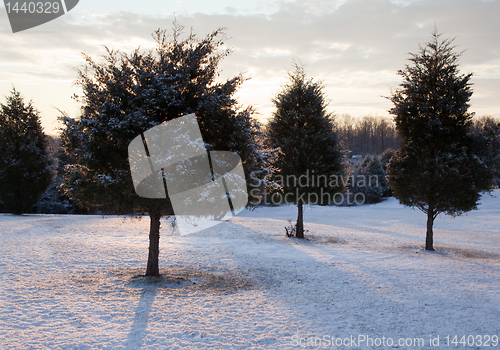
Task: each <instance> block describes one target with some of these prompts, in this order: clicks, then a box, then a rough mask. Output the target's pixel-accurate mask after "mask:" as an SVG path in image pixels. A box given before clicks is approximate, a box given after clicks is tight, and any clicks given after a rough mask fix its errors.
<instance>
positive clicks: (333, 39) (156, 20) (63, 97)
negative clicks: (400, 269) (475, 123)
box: [0, 0, 500, 132]
mask: <svg viewBox="0 0 500 350" xmlns="http://www.w3.org/2000/svg"><path fill="white" fill-rule="evenodd" d="M101 2H102V1H101ZM136 3H137V5H136ZM139 3H140V4H141V5H138V4H139ZM232 3H234V2H231V1H227V2H224V1H221V2H214V3H211V4H213V6H212V7H208V6H207V5H206V4H207V2H204V4H205V5H202V3H198V2H197V1H182V2H177V3H175V4H173V5H172V4H170V5H168V4H165V2H160V1H148V2H139V1H137V2H134V1H115V0H107V1H106V7H102V6H100V2H99V1H95V0H81V1H80V4H78V5H77V7H75V9H73V10H72V11H71V12H70V13H68V14H67V15H65V16H62V17H60V18H58V19H56V20H54V21H52V22H49V23H47V24H44V25H42V26H40V27H37V28H33V29H31V30H27V31H24V32H20V33H16V34H12V32H11V29H10V25H9V22H8V19H7V15H6V12H5V9H4V8H0V47H1V48H2V49H1V50H0V92H1V95H7V94H8V93H9V91H10V89H11V87H12V86H13V85H14V86H15V87H16V88H17V89H18V90H19V91H20V92H21V93H22V94H23V95H24V96H25V98H27V99H28V100H29V99H33V102H34V104H35V106H36V107H37V108H38V109H39V110H40V111H41V112H42V115H43V123H44V126H45V128H46V130H47V131H48V132H53V130H54V129H55V128H57V126H58V125H57V122H56V117H57V115H58V112H57V111H56V110H55V109H54V108H53V107H52V106H54V107H57V108H59V109H63V110H66V111H67V112H68V113H69V114H70V115H72V116H76V115H78V105H77V104H76V103H75V102H74V101H72V99H71V96H72V94H73V93H78V89H77V88H76V87H75V86H74V84H73V83H74V81H75V79H76V77H77V73H76V68H77V67H78V66H79V65H81V64H82V63H83V59H82V57H81V55H80V53H81V52H85V53H87V54H90V55H91V56H93V57H95V58H97V57H98V56H100V55H102V54H103V53H104V45H106V46H109V47H113V48H120V49H121V50H123V51H125V52H130V51H131V50H133V49H135V48H137V47H138V46H139V45H140V46H141V47H142V48H144V49H149V48H152V47H153V45H154V42H153V40H152V38H151V33H152V32H153V31H154V30H155V29H157V28H163V29H171V27H172V21H173V19H174V12H175V17H176V18H177V21H178V22H179V23H181V24H182V25H184V26H185V27H186V31H187V32H188V31H189V29H190V28H191V27H192V28H193V30H194V32H195V33H196V34H197V35H198V36H204V35H206V34H208V33H210V32H212V31H213V30H214V29H216V28H218V27H226V28H227V30H226V33H227V35H228V37H230V38H231V39H230V40H228V41H227V45H228V46H229V47H232V48H233V49H234V52H233V54H232V55H230V56H229V57H228V58H226V59H225V60H224V61H223V63H222V66H221V68H222V74H221V79H225V78H228V77H231V76H234V75H236V74H238V73H240V72H243V73H244V74H245V76H246V77H248V78H251V79H250V80H249V81H247V82H246V83H245V84H244V85H243V87H242V88H241V90H240V92H239V97H240V102H241V103H243V104H254V105H256V106H257V107H258V108H259V111H260V113H261V115H262V117H263V118H265V117H268V116H270V114H271V113H272V103H271V99H272V97H273V96H274V95H275V94H276V92H278V91H279V89H280V85H281V84H282V83H284V82H285V80H286V69H288V68H290V67H291V64H292V60H294V59H295V60H300V61H301V62H303V63H304V64H305V65H306V72H307V74H308V75H309V76H311V77H314V78H317V79H321V80H323V81H324V83H325V85H326V90H325V92H326V94H327V96H328V98H329V99H330V101H331V103H330V109H331V110H332V111H334V112H335V113H337V114H344V113H347V114H351V115H353V116H363V115H367V114H372V115H379V116H388V113H387V109H388V108H390V107H391V105H390V102H389V101H388V100H386V99H384V98H383V97H382V96H387V95H389V94H390V90H391V88H392V89H395V88H397V87H398V84H399V83H400V79H399V76H398V75H397V74H396V72H397V70H398V69H402V68H404V65H405V64H406V63H407V61H406V59H407V58H408V57H409V56H408V53H409V52H416V51H417V50H418V44H419V43H421V44H424V43H425V42H426V41H427V40H429V38H430V34H431V32H432V30H433V28H434V26H435V25H436V26H437V27H438V30H439V31H440V32H443V33H444V37H445V38H453V37H456V40H455V44H456V45H457V50H466V51H465V52H464V54H463V56H462V60H461V62H462V66H461V68H462V72H464V73H466V72H470V71H472V72H474V73H475V74H476V75H475V76H474V78H473V83H474V95H473V98H472V107H471V110H472V111H475V112H476V114H477V115H494V116H497V117H500V98H499V97H500V96H499V93H500V40H499V39H498V35H499V34H500V24H499V23H500V22H499V21H498V19H497V18H495V17H496V16H497V15H498V14H499V13H500V1H496V0H493V1H480V0H458V1H457V0H453V1H452V0H442V1H441V0H437V1H436V0H433V1H432V0H422V1H386V0H380V1H373V0H370V1H368V0H347V1H274V2H267V3H263V2H248V3H245V2H239V3H238V7H237V8H236V7H231V6H230V5H232ZM134 6H135V7H134ZM1 102H4V99H3V97H2V98H1Z"/></svg>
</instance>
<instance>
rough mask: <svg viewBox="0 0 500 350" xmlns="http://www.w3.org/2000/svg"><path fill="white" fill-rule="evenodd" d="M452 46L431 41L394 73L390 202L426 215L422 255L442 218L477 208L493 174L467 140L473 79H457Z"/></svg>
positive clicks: (456, 57) (461, 76)
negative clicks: (396, 140)
mask: <svg viewBox="0 0 500 350" xmlns="http://www.w3.org/2000/svg"><path fill="white" fill-rule="evenodd" d="M452 42H453V40H449V39H448V40H440V34H438V32H437V30H434V32H433V33H432V39H431V40H430V41H429V42H428V43H427V44H426V45H425V46H423V47H422V46H421V47H420V50H419V52H418V53H417V54H411V58H410V61H411V63H412V65H406V68H405V69H404V70H400V71H398V74H399V75H400V76H401V77H402V78H403V83H402V84H401V88H400V89H398V90H397V91H395V92H394V94H393V95H392V96H391V97H390V100H391V101H392V102H393V103H394V107H393V108H392V109H391V110H390V113H391V114H393V115H394V119H395V121H396V127H397V130H398V133H399V135H400V136H401V138H402V143H401V148H400V150H399V151H398V152H397V153H396V155H395V156H394V157H393V158H392V159H391V161H390V163H389V167H388V175H389V181H390V185H391V188H392V190H393V193H394V196H395V197H396V198H398V199H399V201H400V202H401V203H402V204H404V205H407V206H410V207H417V208H418V209H420V210H421V211H423V212H424V213H425V214H426V215H427V234H426V243H425V249H426V250H434V246H433V225H434V220H435V219H436V217H437V216H438V215H439V214H440V213H443V212H444V213H447V214H450V215H460V214H461V213H463V212H467V211H470V210H473V209H476V208H477V202H478V199H479V198H480V193H481V191H484V190H487V189H489V188H490V186H491V172H490V171H489V169H488V168H487V166H486V165H485V163H484V162H482V161H481V159H480V158H479V157H477V156H476V155H475V154H474V152H473V147H472V146H473V145H472V143H473V142H472V140H471V138H470V137H469V136H468V131H469V128H470V124H471V119H472V116H473V113H471V112H469V111H468V108H469V100H470V97H471V96H472V88H471V85H472V84H471V82H470V79H471V77H472V75H473V74H472V73H468V74H460V72H459V63H458V60H459V58H460V56H461V53H456V52H454V49H455V47H454V46H453V45H452Z"/></svg>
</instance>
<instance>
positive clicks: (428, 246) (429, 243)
mask: <svg viewBox="0 0 500 350" xmlns="http://www.w3.org/2000/svg"><path fill="white" fill-rule="evenodd" d="M433 225H434V210H433V209H432V208H429V210H428V211H427V235H426V237H425V250H434V245H433V244H434V241H433V240H434V237H433V235H434V233H433V231H432V226H433Z"/></svg>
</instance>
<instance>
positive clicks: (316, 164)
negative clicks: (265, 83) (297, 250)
mask: <svg viewBox="0 0 500 350" xmlns="http://www.w3.org/2000/svg"><path fill="white" fill-rule="evenodd" d="M288 77H289V82H288V83H287V84H285V85H284V86H283V88H282V91H281V92H279V93H278V94H277V95H276V97H275V98H274V99H273V103H274V105H275V108H276V110H275V112H274V113H273V116H272V118H271V120H270V122H269V126H268V134H269V140H270V143H271V145H272V147H276V148H279V149H280V150H281V153H280V155H279V156H278V158H277V160H276V161H275V163H274V166H275V167H276V169H277V171H276V172H275V174H274V178H275V180H276V182H277V183H278V184H280V185H281V186H282V188H281V189H282V191H283V196H284V198H285V200H286V201H287V202H289V200H290V199H293V200H294V202H295V203H296V204H297V207H298V216H297V223H296V226H295V230H296V237H297V238H304V224H303V205H304V204H307V203H308V202H310V201H313V204H317V203H319V204H328V202H329V199H330V200H331V199H332V197H333V195H335V194H336V193H337V192H338V191H339V190H340V189H341V188H340V187H339V186H337V184H334V185H332V182H330V176H332V175H338V174H340V173H342V171H343V164H342V158H343V154H342V152H341V149H340V144H339V139H338V137H337V134H336V133H335V131H334V123H333V116H332V115H331V114H330V113H328V111H327V109H326V107H327V105H328V103H327V101H326V99H325V95H324V93H323V84H322V83H321V82H315V81H313V80H312V79H308V78H307V77H306V74H305V72H304V69H303V67H302V66H300V65H298V64H296V65H295V69H294V70H293V71H289V72H288ZM292 179H294V180H292ZM325 179H327V180H326V181H325ZM318 182H320V183H318Z"/></svg>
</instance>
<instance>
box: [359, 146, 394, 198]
mask: <svg viewBox="0 0 500 350" xmlns="http://www.w3.org/2000/svg"><path fill="white" fill-rule="evenodd" d="M352 175H353V176H352V177H351V180H352V183H351V190H352V193H353V194H356V193H362V194H363V196H364V200H365V203H366V204H371V203H378V202H380V201H382V197H384V195H385V193H387V191H388V189H389V184H388V183H387V179H386V175H387V174H386V172H385V170H384V166H383V165H382V162H381V161H380V159H379V158H378V157H375V156H366V157H365V158H364V159H363V160H362V161H361V162H360V163H359V164H358V165H357V166H356V167H355V168H354V169H353V172H352Z"/></svg>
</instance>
